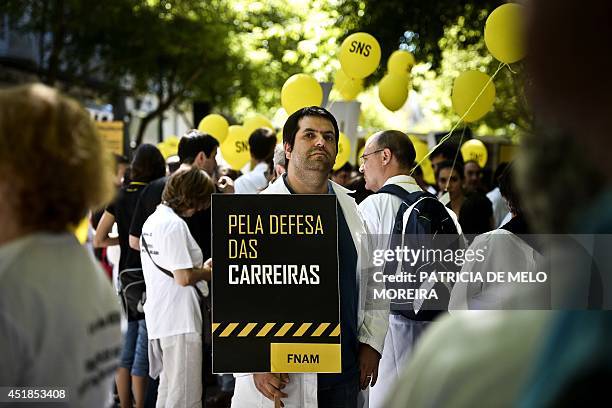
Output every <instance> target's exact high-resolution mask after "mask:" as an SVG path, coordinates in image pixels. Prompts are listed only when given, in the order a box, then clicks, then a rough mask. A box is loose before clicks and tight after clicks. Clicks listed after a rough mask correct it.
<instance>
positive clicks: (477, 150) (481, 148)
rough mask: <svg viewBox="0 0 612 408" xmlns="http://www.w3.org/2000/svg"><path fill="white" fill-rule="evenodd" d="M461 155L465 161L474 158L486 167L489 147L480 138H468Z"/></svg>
mask: <svg viewBox="0 0 612 408" xmlns="http://www.w3.org/2000/svg"><path fill="white" fill-rule="evenodd" d="M461 156H463V161H464V162H466V161H468V160H474V161H476V162H478V165H479V166H480V167H484V166H485V164H487V158H488V154H487V147H486V146H485V144H484V143H482V142H481V141H480V140H477V139H471V140H468V141H467V142H465V143H464V144H463V145H462V146H461Z"/></svg>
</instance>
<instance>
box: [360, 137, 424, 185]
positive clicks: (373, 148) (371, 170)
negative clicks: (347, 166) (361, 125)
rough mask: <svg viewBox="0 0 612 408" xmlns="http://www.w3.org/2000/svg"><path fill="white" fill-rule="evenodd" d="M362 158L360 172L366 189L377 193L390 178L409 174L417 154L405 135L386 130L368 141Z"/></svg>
mask: <svg viewBox="0 0 612 408" xmlns="http://www.w3.org/2000/svg"><path fill="white" fill-rule="evenodd" d="M362 157H363V159H362V160H363V162H362V163H361V166H360V167H359V171H361V172H362V173H363V174H364V177H365V180H366V188H367V189H368V190H371V191H377V190H379V189H380V188H381V187H382V186H383V184H384V183H385V182H386V181H387V179H389V177H393V176H397V175H400V174H406V175H407V174H409V173H410V169H411V168H412V165H413V163H414V159H415V157H416V152H415V150H414V146H413V145H412V142H411V141H410V139H409V138H408V136H406V134H405V133H403V132H400V131H399V130H385V131H382V132H378V133H376V134H374V135H372V137H370V139H368V141H367V142H366V145H365V148H364V151H363V156H362Z"/></svg>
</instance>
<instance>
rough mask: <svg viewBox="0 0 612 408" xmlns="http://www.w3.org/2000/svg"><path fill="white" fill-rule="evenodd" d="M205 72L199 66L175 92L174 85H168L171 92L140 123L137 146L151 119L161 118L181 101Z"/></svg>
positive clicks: (140, 142)
mask: <svg viewBox="0 0 612 408" xmlns="http://www.w3.org/2000/svg"><path fill="white" fill-rule="evenodd" d="M203 72H204V68H203V67H198V68H197V69H196V70H195V71H194V72H193V74H192V75H191V76H190V77H189V78H188V79H187V81H185V83H184V84H183V86H182V88H181V89H180V90H179V91H178V92H173V89H174V87H173V86H169V87H168V88H169V92H168V96H167V97H166V99H165V100H163V101H160V103H159V105H158V106H157V109H155V110H154V111H152V112H149V113H148V114H147V115H146V116H145V117H144V118H142V120H141V121H140V124H139V125H138V133H137V135H136V146H139V145H140V144H142V139H143V138H144V133H145V131H146V130H147V126H149V123H151V121H152V120H153V119H155V117H156V116H159V117H160V118H161V117H162V115H163V114H164V112H165V111H166V110H167V109H168V108H170V107H171V106H172V105H174V104H175V103H178V102H180V101H181V99H182V98H183V96H184V94H185V92H186V91H187V90H188V89H189V88H191V86H192V85H193V83H194V82H195V81H196V80H197V79H198V77H199V76H200V75H202V73H203ZM171 91H172V92H171Z"/></svg>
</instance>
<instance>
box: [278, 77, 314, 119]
mask: <svg viewBox="0 0 612 408" xmlns="http://www.w3.org/2000/svg"><path fill="white" fill-rule="evenodd" d="M321 102H323V89H321V85H319V83H318V82H317V80H316V79H314V78H313V77H311V76H310V75H306V74H295V75H292V76H291V77H290V78H289V79H288V80H287V81H285V84H284V85H283V89H281V104H282V105H283V108H285V111H287V114H289V115H291V114H292V113H293V112H295V111H296V110H298V109H301V108H304V107H306V106H320V105H321Z"/></svg>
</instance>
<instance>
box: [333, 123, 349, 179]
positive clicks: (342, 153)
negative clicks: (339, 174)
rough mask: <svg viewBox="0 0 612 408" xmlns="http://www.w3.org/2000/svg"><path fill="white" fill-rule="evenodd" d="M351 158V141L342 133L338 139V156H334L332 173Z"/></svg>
mask: <svg viewBox="0 0 612 408" xmlns="http://www.w3.org/2000/svg"><path fill="white" fill-rule="evenodd" d="M350 157H351V141H350V140H349V138H348V137H347V136H346V135H345V134H344V133H342V132H340V137H339V138H338V154H337V155H336V162H335V163H334V171H335V170H338V169H339V168H340V167H342V166H344V165H345V164H346V162H348V161H349V158H350Z"/></svg>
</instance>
